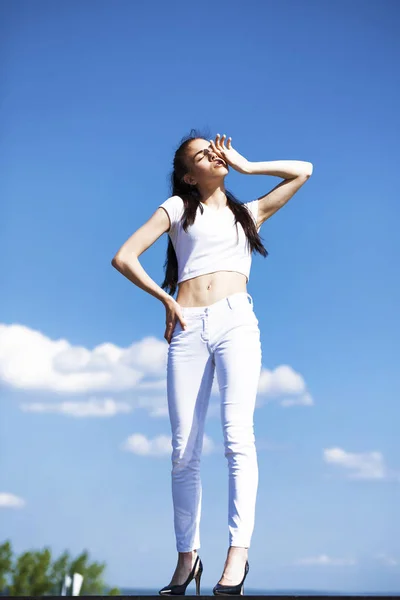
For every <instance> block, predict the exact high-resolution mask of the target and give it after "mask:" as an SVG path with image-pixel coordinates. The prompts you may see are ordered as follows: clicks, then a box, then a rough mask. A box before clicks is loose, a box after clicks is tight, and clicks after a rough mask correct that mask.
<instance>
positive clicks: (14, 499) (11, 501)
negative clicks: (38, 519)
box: [0, 492, 25, 508]
mask: <svg viewBox="0 0 400 600" xmlns="http://www.w3.org/2000/svg"><path fill="white" fill-rule="evenodd" d="M23 506H25V500H23V498H20V497H19V496H15V495H14V494H9V493H7V492H0V508H22V507H23Z"/></svg>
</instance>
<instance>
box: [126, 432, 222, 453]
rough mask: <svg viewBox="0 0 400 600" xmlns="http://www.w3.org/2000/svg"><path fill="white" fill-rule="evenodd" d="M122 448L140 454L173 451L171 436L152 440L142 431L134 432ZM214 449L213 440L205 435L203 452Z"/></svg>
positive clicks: (161, 436)
mask: <svg viewBox="0 0 400 600" xmlns="http://www.w3.org/2000/svg"><path fill="white" fill-rule="evenodd" d="M121 449H122V450H125V451H127V452H133V454H138V455H139V456H158V457H160V456H170V455H171V452H172V444H171V436H167V435H159V436H158V437H155V438H154V439H152V440H151V439H149V438H147V437H146V436H145V435H143V434H142V433H134V434H132V435H130V436H129V437H128V438H127V439H126V440H125V442H123V444H122V445H121ZM214 449H215V446H214V443H213V441H212V440H211V439H210V438H209V437H208V436H207V435H204V441H203V454H210V453H211V452H213V451H214Z"/></svg>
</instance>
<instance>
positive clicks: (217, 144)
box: [215, 133, 221, 150]
mask: <svg viewBox="0 0 400 600" xmlns="http://www.w3.org/2000/svg"><path fill="white" fill-rule="evenodd" d="M220 138H221V136H220V135H219V133H217V135H216V136H215V146H216V148H218V150H219V144H220Z"/></svg>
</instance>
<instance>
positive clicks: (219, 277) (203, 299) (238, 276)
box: [176, 271, 247, 307]
mask: <svg viewBox="0 0 400 600" xmlns="http://www.w3.org/2000/svg"><path fill="white" fill-rule="evenodd" d="M246 284H247V277H246V275H243V274H242V273H237V272H236V271H216V272H215V273H208V274H207V275H199V276H198V277H193V279H187V280H186V281H182V283H180V284H179V291H178V296H177V298H176V301H177V302H178V304H180V305H181V306H185V307H189V306H210V304H214V302H218V301H219V300H222V298H225V297H226V296H230V295H231V294H237V293H238V292H247V287H246Z"/></svg>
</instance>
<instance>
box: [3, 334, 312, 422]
mask: <svg viewBox="0 0 400 600" xmlns="http://www.w3.org/2000/svg"><path fill="white" fill-rule="evenodd" d="M167 352H168V344H167V342H166V341H165V340H160V339H157V338H154V337H145V338H143V339H142V340H140V341H139V342H135V343H133V344H131V345H130V346H129V347H127V348H120V347H118V346H116V345H115V344H112V343H103V344H100V345H98V346H96V347H95V348H93V349H88V348H85V347H84V346H74V345H72V344H71V343H70V342H69V341H68V340H65V339H59V340H52V339H50V338H48V337H47V336H45V335H44V334H42V333H41V332H40V331H36V330H33V329H30V328H29V327H26V326H23V325H19V324H14V325H4V324H0V382H3V383H5V384H6V385H8V386H10V387H13V388H16V389H20V390H26V391H39V390H40V391H44V392H53V393H57V394H63V395H78V394H84V393H89V394H91V393H112V394H123V393H126V392H132V391H133V390H135V391H136V392H139V393H140V392H143V393H144V394H148V395H150V394H155V395H156V396H155V397H154V398H153V399H151V398H150V397H147V398H146V399H139V401H137V399H136V398H135V399H132V403H131V404H132V408H133V409H135V408H137V407H140V408H148V409H149V413H150V415H151V416H152V417H165V416H167V415H168V410H167V401H166V362H167ZM212 394H213V395H217V396H218V385H217V378H216V377H215V378H214V383H213V387H212ZM258 396H259V397H258V399H257V406H260V405H261V404H262V403H263V398H264V397H270V396H271V397H273V396H275V397H278V400H279V397H281V399H280V404H281V406H283V407H291V406H296V405H297V406H311V405H312V404H313V399H312V397H311V395H310V394H309V392H308V391H307V388H306V385H305V382H304V379H303V377H302V376H301V375H300V374H299V373H296V372H295V371H294V370H293V369H292V368H291V367H290V366H288V365H280V366H278V367H276V368H275V369H273V370H268V369H263V370H262V372H261V376H260V382H259V388H258ZM129 400H130V399H129ZM22 409H23V410H25V411H29V412H37V413H39V412H40V413H45V412H53V413H59V414H65V415H73V416H111V415H112V414H116V413H118V412H124V411H125V412H129V410H130V409H129V407H128V405H127V404H124V403H117V402H115V401H114V400H110V399H107V400H103V401H100V400H91V399H89V400H88V401H87V402H86V403H85V402H61V403H59V404H57V405H54V406H50V404H47V403H44V402H39V403H35V404H31V405H29V404H24V405H23V406H22ZM210 414H211V415H215V416H217V415H219V403H218V406H215V407H210Z"/></svg>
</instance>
